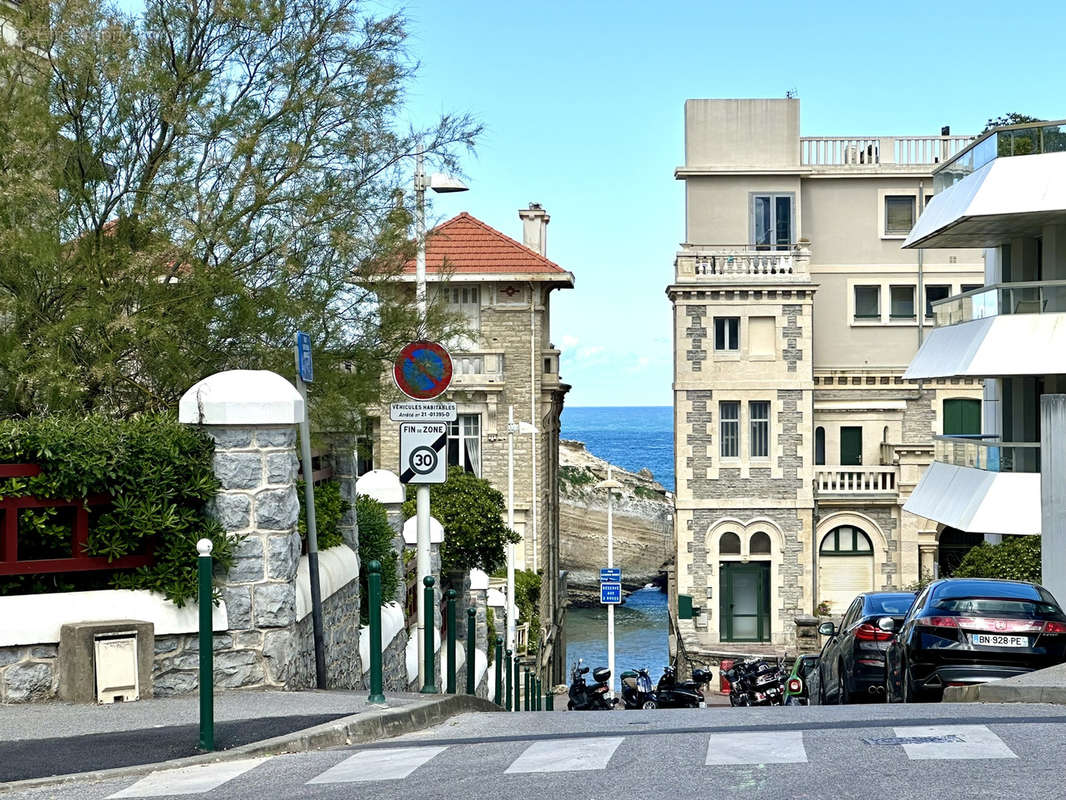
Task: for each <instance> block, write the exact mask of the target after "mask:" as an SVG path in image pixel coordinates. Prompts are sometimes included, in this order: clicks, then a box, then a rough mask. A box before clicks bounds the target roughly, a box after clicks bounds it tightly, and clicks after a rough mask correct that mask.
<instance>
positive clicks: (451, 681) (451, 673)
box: [445, 589, 456, 694]
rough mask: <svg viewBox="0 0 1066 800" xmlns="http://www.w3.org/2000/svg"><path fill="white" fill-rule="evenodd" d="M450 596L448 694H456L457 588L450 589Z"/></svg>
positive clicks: (448, 594) (448, 595)
mask: <svg viewBox="0 0 1066 800" xmlns="http://www.w3.org/2000/svg"><path fill="white" fill-rule="evenodd" d="M447 597H448V680H447V682H446V683H447V687H448V688H447V689H445V691H446V692H448V694H455V598H456V594H455V589H449V590H448V592H447Z"/></svg>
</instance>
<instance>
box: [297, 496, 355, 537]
mask: <svg viewBox="0 0 1066 800" xmlns="http://www.w3.org/2000/svg"><path fill="white" fill-rule="evenodd" d="M296 493H297V494H298V495H299V497H300V522H299V531H300V538H301V539H303V540H304V551H305V552H306V551H307V502H306V497H307V495H306V489H304V482H303V481H298V482H297V484H296ZM351 509H352V504H351V503H349V502H348V501H347V500H345V499H344V498H343V497H341V487H340V484H338V483H337V482H336V481H324V482H323V483H320V484H318V485H316V486H315V530H316V532H317V534H318V549H319V550H328V549H329V548H331V547H336V546H337V545H341V544H344V536H342V535H341V532H340V522H341V520H342V519H344V515H345V514H347V513H348V512H349V511H351Z"/></svg>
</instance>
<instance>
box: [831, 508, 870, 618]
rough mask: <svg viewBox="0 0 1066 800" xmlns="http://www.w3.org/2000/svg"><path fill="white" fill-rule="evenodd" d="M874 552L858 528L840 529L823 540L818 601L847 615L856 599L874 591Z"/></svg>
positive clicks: (833, 610) (841, 526) (843, 526)
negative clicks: (857, 596) (849, 607)
mask: <svg viewBox="0 0 1066 800" xmlns="http://www.w3.org/2000/svg"><path fill="white" fill-rule="evenodd" d="M873 555H874V549H873V546H872V545H871V544H870V537H869V536H867V535H866V534H865V533H864V532H863V531H861V530H859V529H858V528H856V527H855V526H854V525H840V526H838V527H836V528H833V530H831V531H829V533H827V534H826V535H825V536H824V537H822V541H821V544H820V546H819V548H818V601H819V602H827V603H829V609H830V613H832V614H843V613H844V611H845V609H847V607H848V605H849V604H850V603H851V601H852V600H853V599H855V595H857V594H860V593H862V592H869V591H872V590H873V588H874V559H873Z"/></svg>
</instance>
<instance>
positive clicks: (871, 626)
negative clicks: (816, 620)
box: [818, 592, 914, 705]
mask: <svg viewBox="0 0 1066 800" xmlns="http://www.w3.org/2000/svg"><path fill="white" fill-rule="evenodd" d="M912 602H914V592H869V593H867V594H860V595H859V596H858V597H856V598H855V599H854V600H852V601H851V605H850V606H848V610H847V611H846V612H845V613H844V619H843V620H841V622H840V628H837V627H836V626H835V625H834V624H833V623H832V622H823V623H822V624H821V625H819V626H818V632H819V633H820V634H822V635H823V636H828V637H829V638H828V640H827V641H826V643H825V644H824V645H823V646H822V656H821V658H820V659H819V660H818V664H819V676H818V677H819V681H818V684H819V687H820V689H819V691H820V692H821V694H820V695H819V700H820V702H822V703H840V704H841V705H843V704H845V703H850V702H854V701H855V700H856V699H858V698H859V697H876V698H877V699H878V700H880V699H881V692H883V691H884V685H885V650H887V649H888V644H889V641H890V640H891V639H892V634H891V633H886V632H885V631H883V630H881V629H880V628H879V627H878V626H877V623H878V620H880V619H882V618H883V617H892V618H893V619H895V620H896V622H897V623H899V622H902V620H903V617H904V615H906V613H907V609H909V608H910V607H911V603H912Z"/></svg>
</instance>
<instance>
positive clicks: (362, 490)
mask: <svg viewBox="0 0 1066 800" xmlns="http://www.w3.org/2000/svg"><path fill="white" fill-rule="evenodd" d="M355 491H356V494H365V495H366V496H367V497H372V498H373V499H375V500H377V501H378V502H379V503H384V504H386V505H396V504H397V503H402V502H403V501H404V499H405V496H404V492H403V484H401V483H400V477H399V476H398V475H397V474H396V473H395V472H390V471H389V470H387V469H372V470H370V472H367V473H364V474H363V475H360V476H359V479H358V480H357V481H356V482H355Z"/></svg>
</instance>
